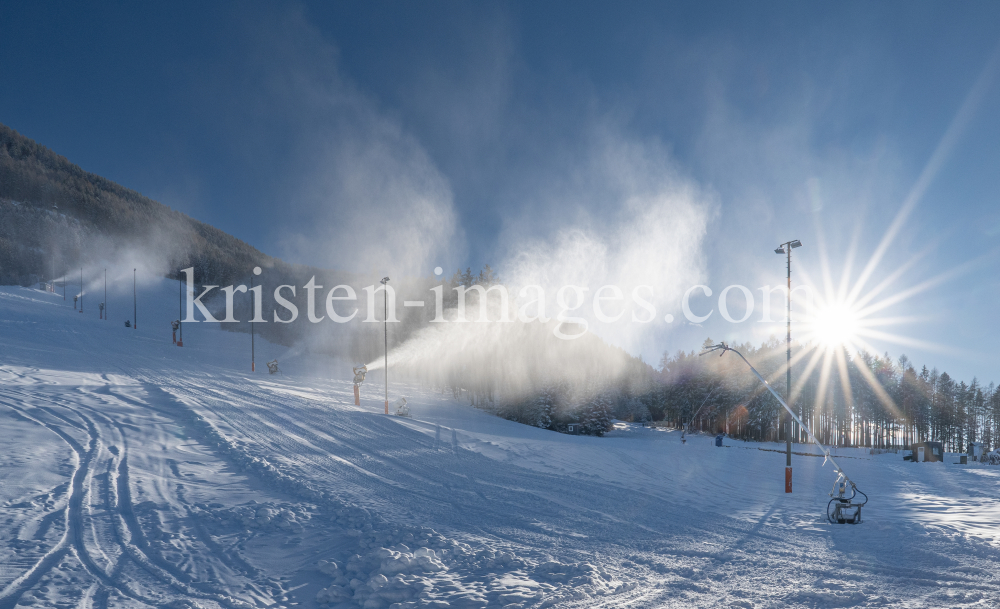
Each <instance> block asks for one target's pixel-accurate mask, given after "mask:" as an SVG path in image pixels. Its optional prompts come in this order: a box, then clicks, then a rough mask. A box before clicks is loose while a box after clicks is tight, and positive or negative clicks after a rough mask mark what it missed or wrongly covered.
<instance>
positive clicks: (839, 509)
mask: <svg viewBox="0 0 1000 609" xmlns="http://www.w3.org/2000/svg"><path fill="white" fill-rule="evenodd" d="M848 485H850V487H851V488H850V491H851V495H850V496H849V497H848V496H847V490H848V489H847V486H848ZM859 494H860V495H861V496H862V497H864V498H865V500H864V501H855V500H854V499H855V497H857V496H858V495H859ZM830 497H832V499H830V503H828V504H826V519H827V520H829V521H830V524H861V507H862V506H863V505H864V504H866V503H868V495H865V494H864V493H862V492H861V491H859V490H858V487H856V486H855V485H854V483H853V482H851V481H850V480H848V479H847V477H846V476H845V475H844V472H842V471H838V472H837V481H836V482H834V483H833V491H831V492H830Z"/></svg>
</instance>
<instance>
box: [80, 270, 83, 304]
mask: <svg viewBox="0 0 1000 609" xmlns="http://www.w3.org/2000/svg"><path fill="white" fill-rule="evenodd" d="M80 312H81V313H83V268H82V267H81V268H80Z"/></svg>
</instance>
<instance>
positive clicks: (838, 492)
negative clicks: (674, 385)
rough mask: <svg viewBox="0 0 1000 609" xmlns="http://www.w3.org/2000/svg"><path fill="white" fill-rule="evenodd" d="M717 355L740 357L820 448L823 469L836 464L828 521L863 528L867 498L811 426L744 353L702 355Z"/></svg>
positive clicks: (722, 347) (721, 345) (727, 348)
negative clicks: (863, 511)
mask: <svg viewBox="0 0 1000 609" xmlns="http://www.w3.org/2000/svg"><path fill="white" fill-rule="evenodd" d="M715 351H721V352H722V353H720V354H719V357H722V356H723V355H725V354H726V352H727V351H732V352H733V353H735V354H736V355H738V356H740V359H742V360H743V363H745V364H746V365H747V367H748V368H750V372H753V374H754V376H756V377H757V380H759V381H760V382H761V384H763V385H764V387H765V388H767V390H768V391H770V392H771V395H773V396H774V399H776V400H778V403H779V404H781V405H782V406H783V407H784V409H785V410H786V411H787V412H788V414H789V416H791V418H792V420H794V421H795V422H796V423H798V424H799V426H800V427H801V428H802V429H803V430H805V432H806V434H807V435H808V436H809V439H810V440H811V441H812V442H813V443H814V444H815V445H816V447H817V448H819V450H820V452H821V453H822V454H823V465H826V462H827V461H829V462H830V463H832V464H833V467H834V473H836V474H837V480H836V481H835V482H834V483H833V490H832V491H830V502H829V503H828V504H827V505H826V519H827V520H829V521H830V523H831V524H860V523H861V507H862V506H863V505H865V504H866V503H868V495H865V494H864V493H862V492H861V491H860V490H858V487H857V486H856V485H855V484H854V482H853V481H852V480H851V479H850V478H848V477H847V474H845V473H844V470H843V469H842V468H841V467H840V465H839V464H838V463H837V461H836V460H835V459H834V458H833V457H832V456H831V455H830V450H829V449H828V448H826V447H825V446H823V445H822V444H821V443H820V441H819V440H817V439H816V436H815V435H813V432H812V430H811V429H809V426H808V425H806V424H805V423H804V422H803V421H802V419H800V418H799V416H798V415H797V414H795V412H794V411H793V410H792V409H791V408H789V407H788V404H786V403H785V400H783V399H781V396H780V395H778V392H777V391H775V390H774V387H771V384H770V383H768V382H767V381H766V380H765V379H764V377H763V376H761V375H760V372H757V369H756V368H754V367H753V366H752V365H751V364H750V362H749V361H748V360H747V358H745V357H743V354H742V353H740V352H739V351H737V350H736V349H733V348H732V347H730V346H729V345H727V344H726V343H719V344H717V345H710V346H708V347H707V348H706V349H705V350H704V351H702V352H701V353H700V354H699V355H706V354H708V353H714V352H715ZM790 470H791V468H787V467H786V468H785V489H786V492H791V479H790V477H789V475H790ZM848 486H850V488H851V491H850V492H851V495H850V496H849V497H848V496H847V492H848V491H847V487H848ZM858 495H861V496H862V497H864V498H865V500H864V501H855V498H856V497H857V496H858Z"/></svg>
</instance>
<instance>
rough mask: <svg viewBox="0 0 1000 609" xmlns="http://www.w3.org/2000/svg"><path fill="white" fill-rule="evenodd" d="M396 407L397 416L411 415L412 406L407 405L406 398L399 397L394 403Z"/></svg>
mask: <svg viewBox="0 0 1000 609" xmlns="http://www.w3.org/2000/svg"><path fill="white" fill-rule="evenodd" d="M392 405H393V406H395V407H396V416H397V417H408V416H410V407H409V406H407V405H406V398H399V399H398V400H396V401H395V402H393V403H392Z"/></svg>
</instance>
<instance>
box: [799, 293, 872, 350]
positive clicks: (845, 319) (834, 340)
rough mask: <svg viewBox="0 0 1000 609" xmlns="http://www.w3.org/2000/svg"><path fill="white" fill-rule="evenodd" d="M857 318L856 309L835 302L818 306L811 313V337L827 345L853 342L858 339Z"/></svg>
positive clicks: (833, 345)
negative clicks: (813, 313) (812, 313)
mask: <svg viewBox="0 0 1000 609" xmlns="http://www.w3.org/2000/svg"><path fill="white" fill-rule="evenodd" d="M859 321H860V320H859V319H858V314H857V312H856V311H854V310H852V309H851V307H848V306H847V305H844V304H840V303H836V304H830V305H827V306H824V307H821V308H819V309H818V310H817V311H816V312H815V315H813V319H812V323H811V324H810V325H811V328H810V330H811V332H810V333H811V334H812V338H813V339H815V340H816V342H818V343H820V344H822V345H825V346H827V347H836V346H840V345H848V346H850V345H852V344H855V343H856V341H857V339H858V330H859V326H860V323H859Z"/></svg>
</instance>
